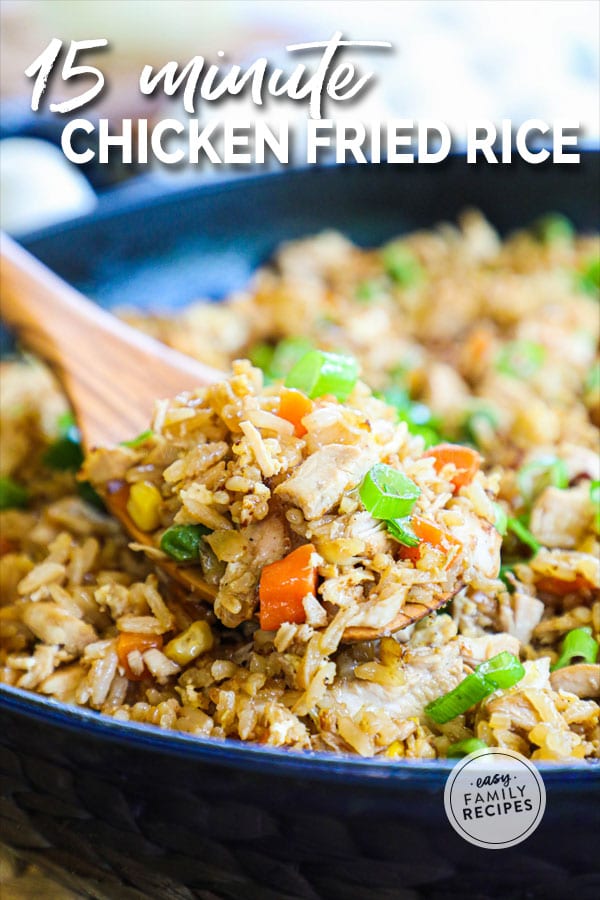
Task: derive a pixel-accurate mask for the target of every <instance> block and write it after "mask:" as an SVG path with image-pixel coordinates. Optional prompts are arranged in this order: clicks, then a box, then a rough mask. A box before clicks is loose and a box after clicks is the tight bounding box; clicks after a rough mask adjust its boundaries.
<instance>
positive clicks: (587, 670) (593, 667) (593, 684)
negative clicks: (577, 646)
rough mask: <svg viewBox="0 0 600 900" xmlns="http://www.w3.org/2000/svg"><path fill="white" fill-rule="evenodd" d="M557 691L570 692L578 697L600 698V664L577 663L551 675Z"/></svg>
mask: <svg viewBox="0 0 600 900" xmlns="http://www.w3.org/2000/svg"><path fill="white" fill-rule="evenodd" d="M550 684H551V685H552V687H553V689H554V690H555V691H569V693H571V694H577V696H578V697H600V664H599V663H576V664H575V665H574V666H565V667H564V668H563V669H557V670H556V671H555V672H552V673H551V675H550Z"/></svg>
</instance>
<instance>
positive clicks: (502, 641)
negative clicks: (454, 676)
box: [458, 604, 543, 665]
mask: <svg viewBox="0 0 600 900" xmlns="http://www.w3.org/2000/svg"><path fill="white" fill-rule="evenodd" d="M542 605H543V604H542ZM458 641H459V644H460V652H461V653H462V655H463V658H464V659H465V660H466V661H467V662H468V663H469V664H470V665H478V664H479V663H480V662H483V661H484V660H486V659H491V658H492V656H497V655H498V653H504V652H505V651H508V653H512V654H513V655H514V656H517V657H518V655H519V650H520V643H519V639H518V638H517V637H515V636H514V635H512V634H483V635H481V637H459V639H458Z"/></svg>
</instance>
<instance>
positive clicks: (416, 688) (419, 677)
mask: <svg viewBox="0 0 600 900" xmlns="http://www.w3.org/2000/svg"><path fill="white" fill-rule="evenodd" d="M404 661H405V665H404V666H403V674H404V676H405V682H404V684H402V685H397V686H388V685H382V684H375V683H372V682H368V681H362V680H359V679H352V680H350V679H347V680H341V681H338V682H336V683H335V684H334V685H332V687H331V689H330V690H329V692H328V695H327V698H328V701H329V698H332V699H333V708H334V710H336V712H343V713H347V714H349V715H350V716H354V715H356V713H358V712H359V711H360V710H361V709H365V710H371V709H372V710H380V709H385V710H386V712H387V713H388V714H389V715H391V716H392V717H393V718H399V719H403V718H409V717H410V716H419V715H421V714H422V712H423V708H424V707H425V706H426V704H427V703H430V702H431V701H432V700H435V699H436V698H437V697H440V696H441V695H442V694H445V693H446V692H447V691H449V690H451V689H452V688H454V687H456V685H457V684H458V683H459V681H461V680H462V678H463V677H464V672H463V663H462V659H461V656H460V653H459V645H458V642H457V641H453V642H452V643H450V644H446V645H445V646H443V647H436V648H429V647H419V648H418V649H415V650H412V651H408V652H407V653H406V655H405V657H404ZM336 707H338V708H337V709H336ZM340 708H341V709H340Z"/></svg>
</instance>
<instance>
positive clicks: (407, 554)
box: [400, 516, 462, 562]
mask: <svg viewBox="0 0 600 900" xmlns="http://www.w3.org/2000/svg"><path fill="white" fill-rule="evenodd" d="M411 526H412V530H413V531H414V533H415V534H416V536H417V537H418V538H420V540H421V541H423V542H424V543H426V544H431V546H432V547H440V548H441V549H442V550H447V551H450V550H451V549H452V547H462V544H461V542H460V541H459V540H457V539H456V538H455V537H453V536H452V535H451V534H450V533H449V532H448V531H444V530H443V529H442V528H439V527H438V526H437V525H434V524H433V523H432V522H427V521H426V520H425V519H421V518H419V516H413V517H412V519H411ZM400 556H401V558H402V559H410V560H412V561H413V562H416V561H417V560H418V559H420V558H421V544H417V546H416V547H404V546H401V547H400Z"/></svg>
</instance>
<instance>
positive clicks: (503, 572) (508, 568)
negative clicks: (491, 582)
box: [498, 563, 515, 594]
mask: <svg viewBox="0 0 600 900" xmlns="http://www.w3.org/2000/svg"><path fill="white" fill-rule="evenodd" d="M509 572H510V574H511V575H514V573H515V570H514V568H513V566H512V565H509V564H508V563H502V565H501V566H500V573H499V575H498V578H499V579H500V580H501V581H503V582H504V584H505V585H506V589H507V590H508V592H509V594H512V593H514V590H515V586H514V584H513V582H512V581H511V580H510V578H509V577H508V574H509Z"/></svg>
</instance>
